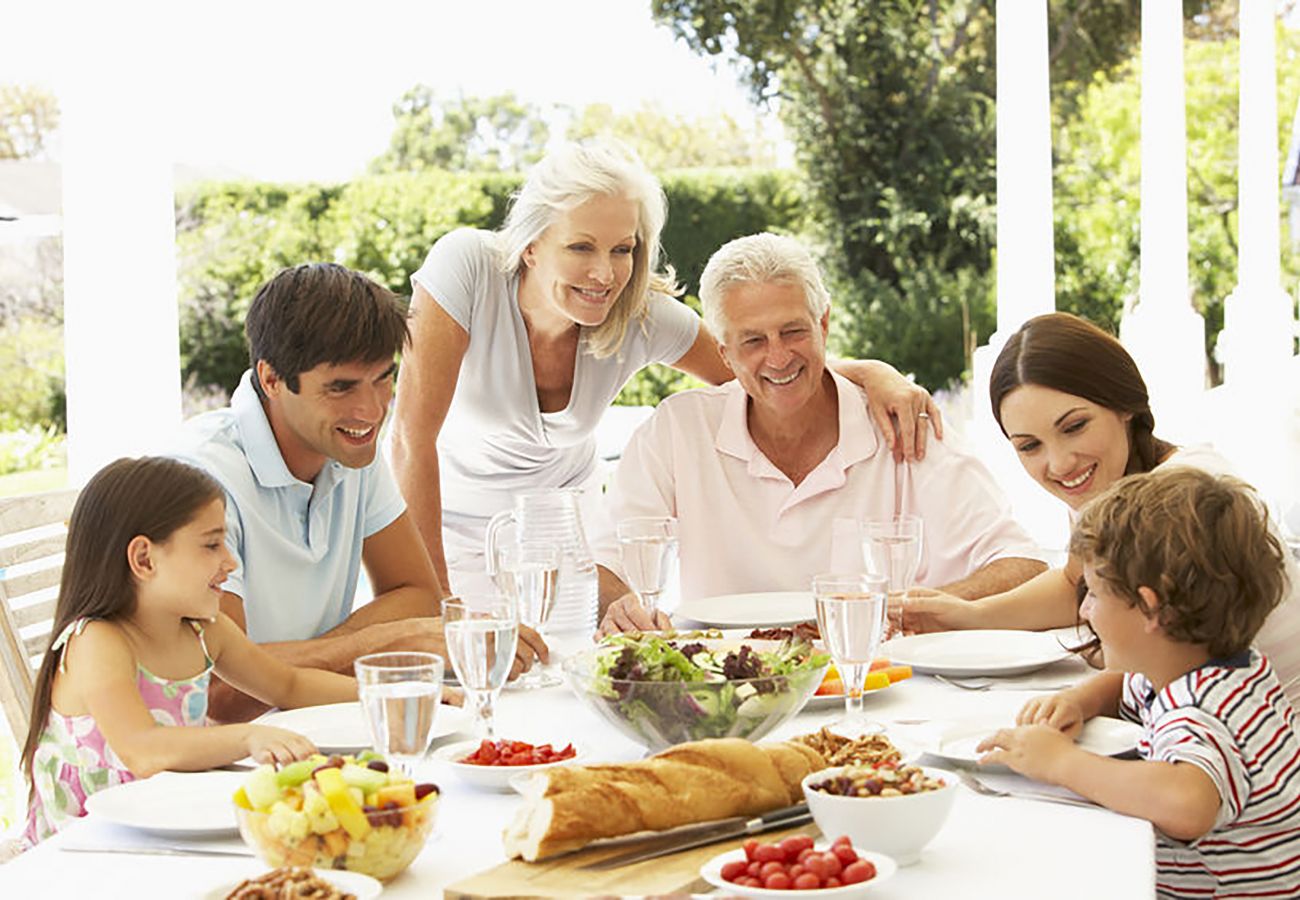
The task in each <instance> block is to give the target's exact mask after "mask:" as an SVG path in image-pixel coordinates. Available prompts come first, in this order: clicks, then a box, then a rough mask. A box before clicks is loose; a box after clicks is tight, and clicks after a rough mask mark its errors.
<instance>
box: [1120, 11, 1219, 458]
mask: <svg viewBox="0 0 1300 900" xmlns="http://www.w3.org/2000/svg"><path fill="white" fill-rule="evenodd" d="M1185 109H1186V100H1185V89H1184V79H1183V7H1182V3H1181V2H1179V0H1145V2H1143V4H1142V211H1141V212H1142V245H1141V256H1140V266H1141V272H1140V288H1139V292H1138V303H1137V306H1136V308H1134V309H1133V310H1132V311H1131V312H1130V313H1129V314H1128V315H1126V316H1125V317H1124V320H1123V323H1122V325H1121V329H1120V336H1121V338H1122V339H1123V341H1124V345H1125V347H1127V349H1128V350H1129V352H1130V353H1132V354H1133V358H1134V359H1135V360H1136V361H1137V364H1138V368H1139V369H1140V370H1141V371H1142V375H1143V377H1144V379H1145V380H1146V383H1147V389H1148V392H1149V393H1150V396H1151V407H1152V411H1153V413H1154V414H1155V419H1156V433H1157V434H1159V435H1160V436H1161V437H1165V438H1167V439H1170V440H1173V441H1176V442H1181V441H1185V440H1188V439H1195V438H1199V437H1200V435H1199V434H1197V433H1196V431H1195V426H1196V423H1197V422H1198V421H1199V419H1198V417H1197V415H1196V409H1197V405H1198V403H1199V401H1200V398H1201V395H1202V394H1203V393H1204V392H1205V321H1204V319H1203V318H1202V317H1201V316H1200V314H1199V313H1197V312H1196V311H1195V310H1194V309H1193V308H1192V305H1191V302H1190V296H1189V294H1188V279H1187V117H1186V112H1185Z"/></svg>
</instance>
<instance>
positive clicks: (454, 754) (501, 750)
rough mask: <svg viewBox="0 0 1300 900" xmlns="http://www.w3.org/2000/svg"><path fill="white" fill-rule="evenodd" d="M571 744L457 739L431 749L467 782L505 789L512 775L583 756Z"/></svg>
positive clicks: (527, 773)
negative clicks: (452, 742) (454, 741)
mask: <svg viewBox="0 0 1300 900" xmlns="http://www.w3.org/2000/svg"><path fill="white" fill-rule="evenodd" d="M583 756H584V754H583V753H581V752H580V751H579V750H578V749H577V748H575V747H574V746H573V745H572V744H560V745H555V744H530V743H527V742H526V741H514V740H510V739H500V740H496V741H488V740H481V741H457V742H456V743H454V744H447V745H446V746H445V747H439V748H438V749H437V750H435V751H434V753H433V758H434V760H435V761H436V762H438V763H440V764H442V765H443V766H445V767H446V768H447V769H449V770H450V771H451V772H453V773H455V775H456V777H458V778H460V779H461V780H462V781H464V782H465V783H467V784H471V785H473V786H474V787H476V788H481V789H482V790H485V791H501V792H506V791H509V790H510V789H511V787H510V782H511V780H512V779H514V778H516V777H517V776H521V775H529V774H531V773H533V772H541V771H543V770H545V769H550V768H553V767H555V766H565V765H569V764H570V763H574V762H579V761H581V760H582V759H583Z"/></svg>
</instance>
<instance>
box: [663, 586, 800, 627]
mask: <svg viewBox="0 0 1300 900" xmlns="http://www.w3.org/2000/svg"><path fill="white" fill-rule="evenodd" d="M677 616H678V617H679V618H683V619H690V620H691V621H693V622H702V623H704V624H705V625H716V626H718V627H719V628H733V627H734V628H777V627H779V626H782V625H797V624H798V623H800V622H807V621H808V620H809V619H815V618H817V607H816V604H814V603H813V596H812V593H811V592H809V591H765V592H762V593H757V594H722V595H721V596H718V597H701V598H698V599H695V600H684V601H682V603H681V604H680V605H679V606H678V607H677Z"/></svg>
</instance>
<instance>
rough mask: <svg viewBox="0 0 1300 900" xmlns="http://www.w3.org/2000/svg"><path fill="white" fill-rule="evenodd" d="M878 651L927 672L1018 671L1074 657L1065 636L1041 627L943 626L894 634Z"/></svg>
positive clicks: (1000, 673) (987, 672)
mask: <svg viewBox="0 0 1300 900" xmlns="http://www.w3.org/2000/svg"><path fill="white" fill-rule="evenodd" d="M880 655H881V656H887V657H889V659H890V661H891V662H892V663H893V664H894V665H896V666H911V667H912V671H914V672H918V673H921V674H925V675H949V676H952V677H955V678H960V677H963V676H967V675H1020V674H1023V673H1025V672H1033V671H1034V670H1036V669H1041V668H1043V667H1044V666H1050V665H1051V664H1052V663H1054V662H1057V661H1059V660H1062V659H1067V658H1069V656H1070V651H1069V650H1068V649H1066V647H1064V646H1062V641H1061V638H1060V637H1059V636H1058V635H1056V634H1052V633H1051V632H1039V631H998V630H994V629H985V630H980V631H941V632H937V633H935V634H913V635H909V636H907V637H899V638H893V639H892V640H888V641H885V642H884V643H883V644H881V645H880Z"/></svg>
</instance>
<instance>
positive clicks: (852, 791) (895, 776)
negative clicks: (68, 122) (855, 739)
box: [803, 759, 957, 866]
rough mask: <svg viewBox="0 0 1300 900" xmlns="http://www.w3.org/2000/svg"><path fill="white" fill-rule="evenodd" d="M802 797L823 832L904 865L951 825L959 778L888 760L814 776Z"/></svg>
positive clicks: (806, 780)
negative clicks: (945, 824) (848, 840)
mask: <svg viewBox="0 0 1300 900" xmlns="http://www.w3.org/2000/svg"><path fill="white" fill-rule="evenodd" d="M803 793H804V797H805V798H806V799H807V800H808V810H809V811H810V812H811V813H812V815H813V821H814V822H816V823H817V827H818V828H820V829H821V830H822V832H823V833H825V834H832V833H834V834H845V835H848V837H849V838H850V840H852V841H853V846H855V847H861V848H864V849H866V850H874V851H876V852H878V853H885V854H888V855H889V856H892V857H893V858H894V860H895V861H897V863H898V864H899V865H900V866H906V865H910V864H911V863H914V862H916V861H917V859H918V858H919V857H920V855H921V849H922V848H923V847H925V845H926V844H928V843H930V841H931V840H933V839H934V836H935V835H937V834H938V833H939V831H940V829H942V828H943V825H944V823H945V822H946V821H947V820H948V813H949V812H951V811H952V803H953V800H954V799H955V798H956V796H957V778H956V776H954V775H953V774H952V773H951V772H945V771H944V770H943V769H932V768H930V767H928V766H926V767H922V766H913V765H908V764H907V763H904V762H901V761H900V760H897V759H890V760H881V761H879V762H875V763H866V764H863V765H855V766H840V767H838V768H834V769H823V770H822V771H820V772H814V773H812V774H811V775H809V776H808V777H807V778H805V779H804V780H803Z"/></svg>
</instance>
